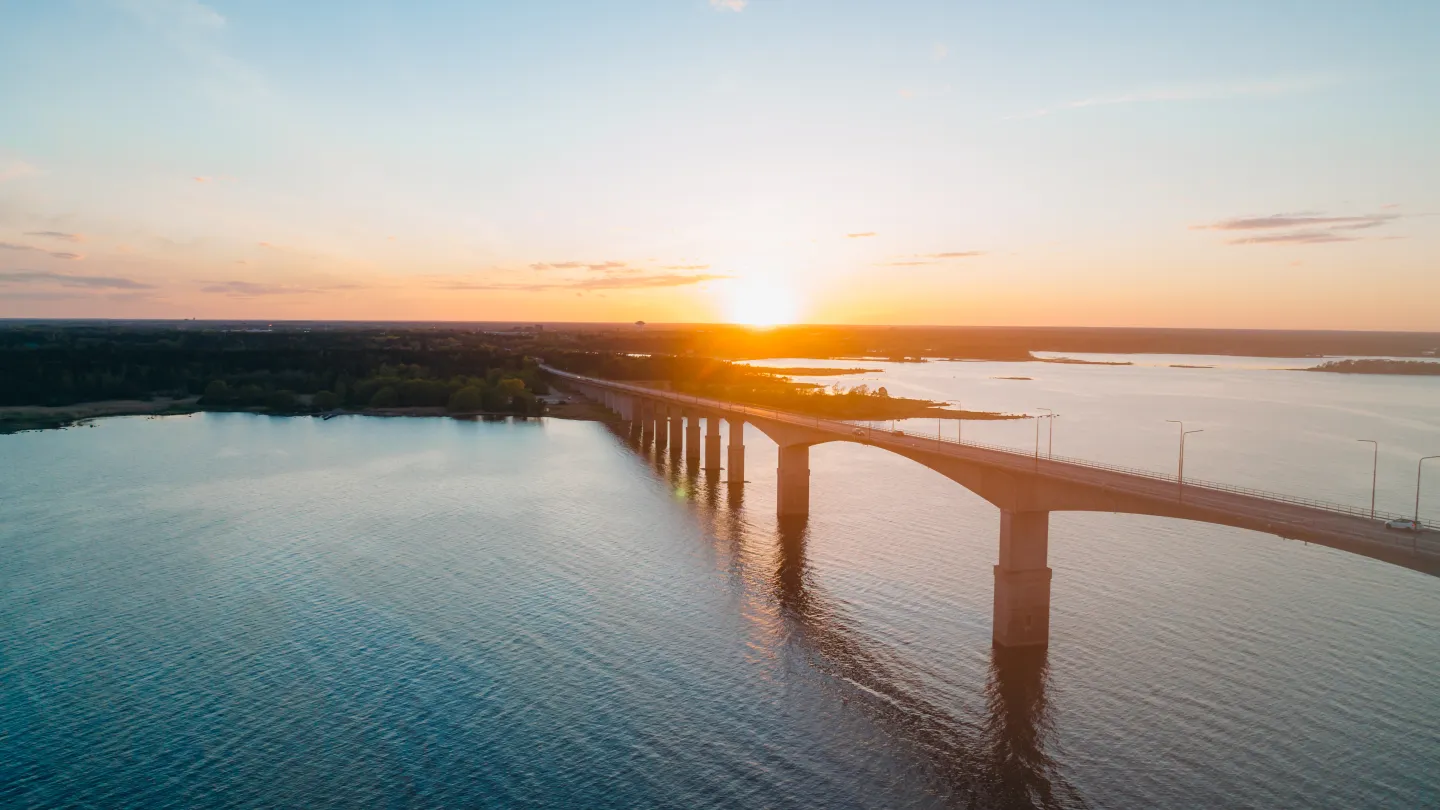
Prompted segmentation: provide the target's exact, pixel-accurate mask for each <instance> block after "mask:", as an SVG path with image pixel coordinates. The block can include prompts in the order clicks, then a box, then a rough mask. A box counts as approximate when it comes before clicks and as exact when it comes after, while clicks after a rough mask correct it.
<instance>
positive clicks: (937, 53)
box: [930, 42, 950, 62]
mask: <svg viewBox="0 0 1440 810" xmlns="http://www.w3.org/2000/svg"><path fill="white" fill-rule="evenodd" d="M949 55H950V49H949V48H947V47H946V46H945V45H944V44H942V43H939V42H937V43H935V44H934V45H932V46H931V47H930V58H931V59H934V60H935V61H936V62H939V61H941V60H942V59H944V58H945V57H947V56H949Z"/></svg>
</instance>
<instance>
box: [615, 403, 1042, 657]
mask: <svg viewBox="0 0 1440 810" xmlns="http://www.w3.org/2000/svg"><path fill="white" fill-rule="evenodd" d="M587 393H588V394H589V395H590V396H592V397H593V398H595V399H598V400H600V401H601V402H602V403H603V404H604V405H605V407H607V408H609V409H610V410H612V411H614V412H615V413H617V414H619V415H620V417H621V419H623V420H625V421H627V422H629V423H630V430H631V431H632V432H638V433H639V434H640V439H641V441H642V443H649V442H650V441H654V443H655V446H656V448H657V449H659V450H664V449H665V448H666V447H667V444H668V446H670V447H672V448H673V449H672V451H671V452H672V453H673V454H674V455H677V456H678V455H679V454H680V452H681V449H682V447H683V449H684V454H685V458H686V461H687V462H688V463H690V464H691V465H699V464H700V463H701V462H702V461H703V463H704V465H705V470H706V471H707V472H710V471H719V470H720V468H721V464H720V461H721V459H720V445H721V441H720V419H721V417H719V416H715V415H706V414H702V413H700V412H698V411H696V410H693V409H688V408H685V407H683V406H677V405H672V404H669V403H666V402H663V401H659V400H651V399H644V398H640V397H635V396H631V395H628V394H621V393H618V392H613V391H607V390H605V389H598V390H592V391H588V392H587ZM724 418H725V419H727V420H728V421H729V422H730V443H729V446H728V448H727V449H726V453H725V465H724V466H725V469H726V470H727V471H728V475H727V476H726V478H727V479H728V481H729V482H730V484H732V485H734V484H740V483H743V482H744V481H745V420H744V419H743V418H740V417H733V416H727V417H724ZM702 419H704V420H705V422H706V425H705V434H704V436H705V438H704V442H703V445H702V442H701V438H700V437H701V424H700V422H701V420H702ZM702 447H703V450H704V452H703V454H702V452H701V450H702ZM775 482H776V503H775V508H776V513H777V514H778V515H779V517H780V518H781V519H782V520H794V519H797V518H804V517H807V516H808V515H809V514H810V445H808V444H790V445H781V446H780V452H779V464H778V467H777V469H776V475H775ZM1049 545H1050V513H1049V512H1046V511H1024V510H1008V509H1002V510H1001V512H1000V561H999V563H998V564H997V565H996V566H995V604H994V614H993V638H994V641H995V643H996V644H998V645H1000V646H1002V647H1037V646H1044V645H1046V644H1048V643H1049V640H1050V576H1051V572H1050V568H1049V566H1048V562H1047V561H1048V558H1049Z"/></svg>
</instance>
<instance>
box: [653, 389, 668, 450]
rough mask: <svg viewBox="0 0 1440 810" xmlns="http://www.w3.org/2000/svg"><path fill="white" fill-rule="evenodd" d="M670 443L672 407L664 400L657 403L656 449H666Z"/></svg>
mask: <svg viewBox="0 0 1440 810" xmlns="http://www.w3.org/2000/svg"><path fill="white" fill-rule="evenodd" d="M669 443H670V407H669V406H668V405H666V404H665V403H663V402H658V401H657V402H656V403H655V450H656V451H660V450H664V449H665V446H666V445H667V444H669Z"/></svg>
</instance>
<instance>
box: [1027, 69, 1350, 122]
mask: <svg viewBox="0 0 1440 810" xmlns="http://www.w3.org/2000/svg"><path fill="white" fill-rule="evenodd" d="M1329 83H1330V82H1329V81H1328V80H1325V79H1321V78H1291V79H1261V80H1251V81H1240V82H1230V83H1214V84H1192V85H1176V86H1173V87H1160V88H1152V89H1149V90H1141V91H1138V92H1134V93H1124V94H1121V95H1116V96H1095V97H1092V98H1083V99H1078V100H1076V101H1067V102H1065V103H1064V104H1057V105H1055V106H1053V107H1042V108H1041V109H1038V110H1034V111H1032V112H1029V113H1025V114H1023V115H1017V116H1011V117H1012V118H1039V117H1041V116H1046V115H1051V114H1052V113H1057V112H1065V111H1068V110H1081V109H1085V108H1087V107H1110V106H1114V105H1117V104H1155V103H1162V102H1169V101H1223V100H1225V99H1232V98H1260V97H1271V96H1282V95H1289V94H1291V93H1300V92H1305V91H1307V90H1314V89H1316V88H1318V87H1322V86H1324V85H1326V84H1329Z"/></svg>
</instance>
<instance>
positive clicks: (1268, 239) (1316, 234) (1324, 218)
mask: <svg viewBox="0 0 1440 810" xmlns="http://www.w3.org/2000/svg"><path fill="white" fill-rule="evenodd" d="M1400 218H1401V215H1400V214H1360V215H1346V216H1330V215H1327V214H1323V213H1318V212H1313V211H1305V212H1300V213H1295V214H1271V215H1269V216H1263V217H1232V218H1231V219H1223V220H1220V221H1219V222H1212V223H1210V224H1208V225H1192V226H1190V229H1191V230H1197V231H1226V232H1231V233H1235V232H1239V233H1245V232H1248V231H1260V232H1261V233H1259V234H1258V235H1255V236H1242V237H1239V238H1236V239H1231V240H1229V242H1228V243H1227V244H1231V245H1319V244H1327V243H1331V242H1358V241H1360V240H1361V239H1362V238H1363V237H1360V236H1353V235H1351V232H1353V231H1365V230H1369V229H1371V228H1379V227H1381V226H1383V225H1388V224H1390V223H1391V222H1394V221H1395V220H1398V219H1400ZM1268 231H1278V233H1268Z"/></svg>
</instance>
